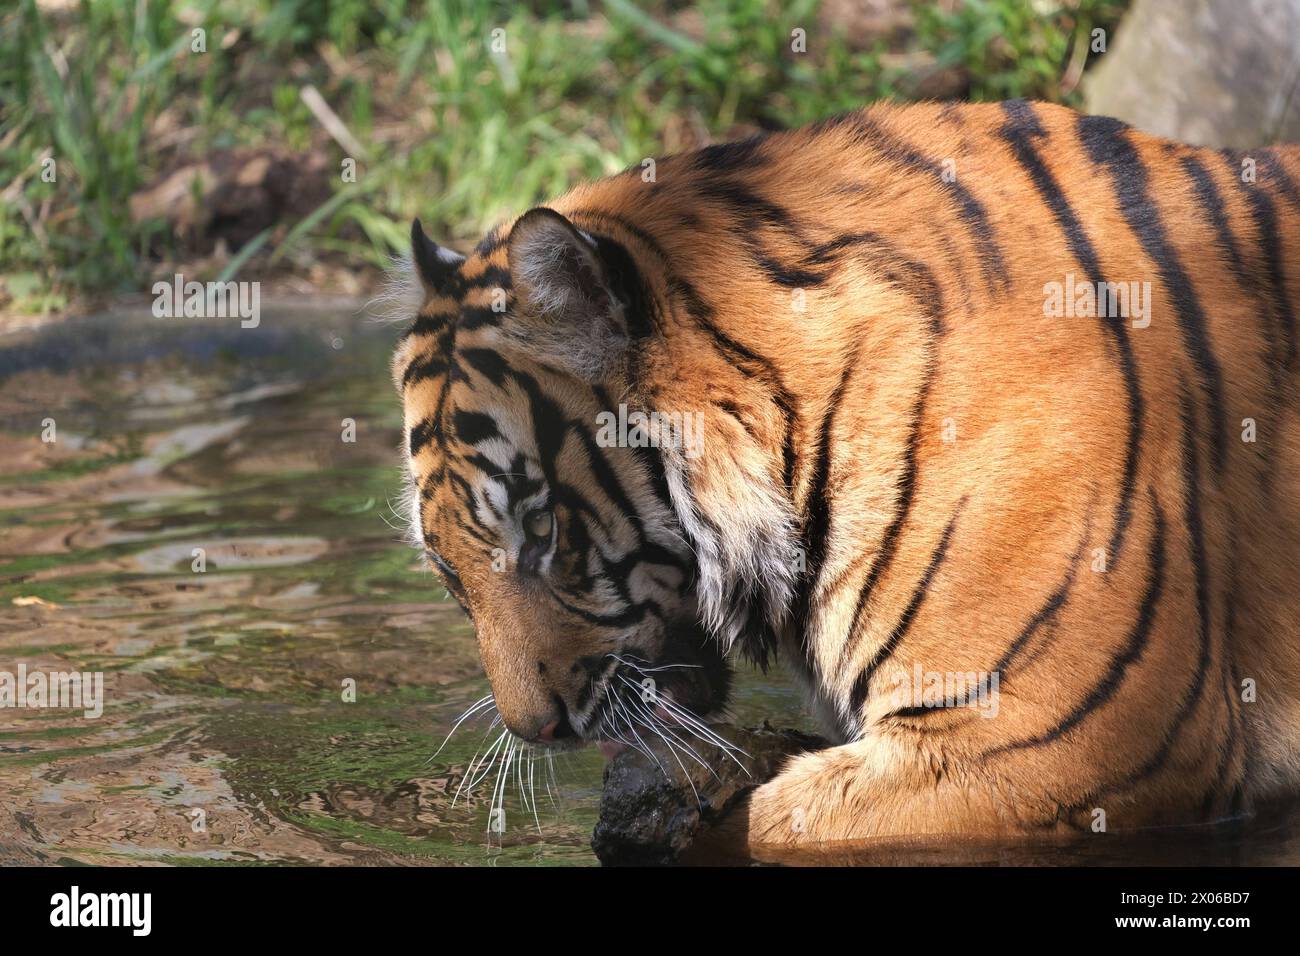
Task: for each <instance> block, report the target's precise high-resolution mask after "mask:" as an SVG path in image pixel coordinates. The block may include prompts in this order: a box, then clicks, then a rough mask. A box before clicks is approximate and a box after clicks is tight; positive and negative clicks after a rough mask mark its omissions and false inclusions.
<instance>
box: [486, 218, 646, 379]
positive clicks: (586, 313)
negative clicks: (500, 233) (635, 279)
mask: <svg viewBox="0 0 1300 956" xmlns="http://www.w3.org/2000/svg"><path fill="white" fill-rule="evenodd" d="M507 255H508V258H509V262H510V280H511V282H512V284H513V286H514V293H515V304H516V307H517V312H518V313H519V314H518V315H516V316H515V317H514V320H513V321H512V322H510V323H509V332H510V334H511V335H512V337H514V338H516V339H519V340H520V341H521V342H522V343H523V344H525V345H526V346H528V347H529V348H530V349H531V350H533V351H534V354H539V355H541V356H544V357H545V358H546V360H548V361H550V362H552V363H556V364H559V365H562V366H563V367H566V368H568V369H569V370H570V371H573V372H574V373H575V374H577V375H579V377H581V378H584V379H587V380H589V381H593V382H595V381H601V380H602V379H603V378H605V377H606V376H607V374H608V373H609V371H610V370H611V368H612V367H613V365H614V364H615V363H616V362H617V361H618V360H619V359H621V358H622V356H623V354H624V352H625V351H626V348H627V342H628V334H627V327H626V324H625V322H624V315H623V303H622V302H621V301H620V300H619V297H618V296H617V295H615V293H614V292H613V291H612V290H611V281H610V280H611V277H610V275H609V273H608V270H607V269H606V267H605V264H604V262H603V261H602V259H601V255H600V252H599V249H598V247H597V245H596V243H595V241H594V240H592V239H591V238H590V237H589V236H587V235H585V234H584V233H582V232H581V231H580V230H579V229H578V228H577V227H576V226H574V225H573V223H571V222H570V221H569V220H568V219H566V218H564V216H562V215H560V214H559V213H558V212H556V211H555V210H553V209H546V208H544V207H538V208H536V209H530V210H529V211H528V212H526V213H524V214H523V215H522V216H520V217H519V219H518V220H517V221H516V222H515V224H514V227H513V228H512V229H511V230H510V240H509V243H508V245H507Z"/></svg>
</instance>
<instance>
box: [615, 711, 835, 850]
mask: <svg viewBox="0 0 1300 956" xmlns="http://www.w3.org/2000/svg"><path fill="white" fill-rule="evenodd" d="M712 729H713V730H714V731H715V732H716V733H717V734H718V735H719V736H721V737H722V738H723V739H725V740H728V741H730V742H731V743H732V744H734V745H735V746H736V747H737V748H738V749H739V750H741V751H743V753H737V754H735V755H734V756H735V759H734V760H733V759H732V757H731V756H730V755H728V754H727V753H726V752H725V751H724V750H723V749H722V748H720V747H715V746H711V745H708V744H703V743H701V742H700V741H698V740H696V739H694V738H691V741H690V743H691V746H692V748H694V750H695V752H696V753H697V754H698V755H699V757H700V760H699V761H697V760H695V759H694V758H692V757H691V756H690V755H689V754H687V753H683V752H682V751H681V750H680V748H679V749H678V751H677V754H676V756H675V757H674V755H673V753H672V752H670V751H669V749H668V748H667V747H666V746H665V745H664V744H663V742H662V741H659V740H655V741H654V742H653V743H652V742H651V741H650V740H649V738H648V737H647V738H646V742H647V744H648V745H649V748H650V753H651V754H652V755H653V757H652V756H647V755H646V754H644V753H641V752H639V751H637V750H633V749H630V748H629V749H627V750H625V751H623V752H622V753H620V754H619V755H618V756H616V757H615V758H614V759H613V760H611V761H610V762H609V763H608V765H606V767H605V781H604V790H603V792H602V794H601V798H600V820H599V822H597V824H596V829H595V832H594V833H593V834H592V838H591V847H592V849H593V850H595V852H596V856H597V858H598V859H599V860H600V862H601V863H603V864H605V865H606V866H645V865H654V864H667V863H672V862H673V861H675V860H676V859H677V858H678V857H679V856H680V855H681V854H682V853H683V852H684V851H685V850H686V849H687V848H688V847H690V845H691V844H692V843H693V842H694V840H695V838H696V836H697V834H699V833H701V832H702V830H703V829H705V828H707V827H709V826H712V825H713V824H715V823H717V822H718V821H719V820H721V819H722V818H723V817H724V816H726V814H727V813H728V811H730V810H731V809H733V808H734V807H735V806H736V804H737V803H738V802H739V800H740V799H741V798H742V797H743V796H744V794H745V793H746V792H747V791H749V790H751V789H753V788H754V787H756V786H758V785H759V784H762V783H764V782H766V781H767V780H770V779H771V778H772V777H774V776H775V775H776V774H777V772H778V771H779V770H780V769H781V767H782V766H783V765H784V764H785V762H786V760H787V759H788V758H789V757H791V756H792V755H795V754H800V753H806V752H808V751H812V750H820V749H822V748H823V747H826V746H828V743H827V741H825V740H823V739H821V738H820V737H814V736H812V735H809V734H804V733H801V732H799V731H797V730H776V729H773V728H772V727H770V726H768V725H767V724H766V723H765V724H764V725H763V726H762V727H761V728H758V729H753V730H746V729H744V728H740V727H733V726H730V725H726V724H719V725H715V726H714V727H713V728H712Z"/></svg>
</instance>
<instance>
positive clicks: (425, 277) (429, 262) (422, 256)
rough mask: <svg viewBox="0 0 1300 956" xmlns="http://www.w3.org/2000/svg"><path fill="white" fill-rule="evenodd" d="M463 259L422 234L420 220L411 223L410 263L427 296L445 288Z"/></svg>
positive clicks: (457, 253)
mask: <svg viewBox="0 0 1300 956" xmlns="http://www.w3.org/2000/svg"><path fill="white" fill-rule="evenodd" d="M464 261H465V257H464V256H462V255H461V254H460V253H459V252H454V251H453V250H451V249H444V248H443V247H442V246H440V245H438V244H437V243H436V242H434V241H433V240H432V239H430V238H429V237H428V236H426V235H425V234H424V227H423V226H421V225H420V220H418V219H417V220H415V222H413V223H411V262H412V264H413V265H414V266H415V272H416V275H418V276H419V277H420V285H422V286H423V287H424V291H425V292H426V293H427V294H428V295H435V294H437V293H438V292H441V291H442V290H443V289H445V288H446V286H447V282H448V280H449V279H450V278H451V277H452V275H453V274H454V273H455V271H456V270H457V269H459V268H460V264H461V263H462V262H464Z"/></svg>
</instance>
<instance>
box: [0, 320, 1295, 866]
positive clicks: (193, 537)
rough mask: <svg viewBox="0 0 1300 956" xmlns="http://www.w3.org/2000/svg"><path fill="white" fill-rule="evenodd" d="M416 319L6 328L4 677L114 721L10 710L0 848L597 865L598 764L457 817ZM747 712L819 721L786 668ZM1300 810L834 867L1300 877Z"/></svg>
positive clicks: (1, 430) (852, 858) (1, 549)
mask: <svg viewBox="0 0 1300 956" xmlns="http://www.w3.org/2000/svg"><path fill="white" fill-rule="evenodd" d="M141 311H142V312H143V310H141ZM394 334H395V333H394V331H393V329H391V328H390V327H385V326H382V325H377V324H375V323H373V322H370V321H369V320H366V319H362V318H358V317H356V316H355V315H353V314H352V313H351V312H350V311H349V310H346V309H341V308H336V309H331V310H324V311H322V310H320V309H304V310H301V311H297V312H291V311H281V312H275V313H269V312H268V313H267V314H264V316H263V319H262V323H261V325H260V326H259V327H258V328H257V329H249V330H245V329H240V328H239V326H238V323H237V322H233V321H232V322H225V321H221V320H199V319H191V320H155V319H151V318H147V317H140V316H138V315H106V316H102V317H99V318H96V319H91V320H85V321H79V322H75V323H65V324H56V325H53V326H47V327H45V328H44V329H41V330H38V331H36V332H27V333H22V334H19V335H11V336H9V337H8V338H4V339H0V671H8V672H11V673H12V672H16V670H17V667H18V665H19V664H20V663H23V664H25V665H26V667H27V668H28V670H29V671H38V670H39V671H44V672H51V671H73V670H75V671H86V672H94V671H99V672H103V675H104V702H103V713H102V715H101V716H99V717H97V718H88V717H86V716H84V714H83V713H82V712H81V711H80V710H67V709H51V708H45V709H21V710H19V709H4V710H0V864H13V863H64V864H86V863H90V864H108V863H130V864H145V863H177V864H190V865H220V864H230V863H296V864H340V863H344V864H347V863H351V864H523V865H537V864H552V865H555V864H576V865H586V864H592V863H594V862H595V859H594V857H593V855H592V853H591V850H590V848H589V846H588V839H589V835H590V832H591V828H592V826H593V825H594V823H595V815H596V805H597V800H598V797H599V788H600V774H601V764H602V760H601V758H600V756H599V755H598V754H597V753H595V752H594V751H591V752H581V753H576V754H569V755H564V756H562V757H561V758H559V759H558V760H557V766H556V774H555V779H554V782H553V783H551V784H550V787H549V790H550V791H551V793H550V794H547V793H546V790H547V789H548V788H547V787H545V786H544V785H543V783H542V781H541V771H540V770H538V771H537V774H538V779H537V785H536V790H537V793H538V806H537V814H536V819H534V816H533V813H532V812H531V810H530V809H529V808H528V807H526V806H525V805H523V804H522V803H521V802H520V800H519V798H518V795H517V793H516V790H515V788H514V786H513V785H512V786H511V787H509V788H507V797H506V801H505V811H506V812H505V830H504V832H503V833H500V834H497V833H492V834H489V833H488V832H487V823H488V814H487V802H488V794H489V792H490V786H487V785H485V786H483V787H481V788H480V790H478V791H477V792H475V793H473V794H471V795H469V796H468V797H467V796H465V795H464V794H462V795H461V797H460V798H459V799H458V800H456V801H455V804H454V805H453V797H454V795H455V794H456V790H457V787H458V785H459V784H460V782H461V779H462V776H463V774H464V772H465V769H466V767H467V765H468V763H469V761H470V758H471V757H472V756H473V754H474V753H475V752H476V750H477V748H478V746H479V744H480V742H481V741H482V740H483V738H484V731H485V729H486V727H485V725H484V724H481V723H480V724H478V725H475V726H469V727H467V728H466V729H464V730H463V731H462V732H461V733H460V734H458V735H457V736H455V737H454V738H453V739H452V741H451V742H450V743H449V744H448V745H447V747H446V748H445V749H444V750H443V751H442V752H441V753H440V754H439V755H438V756H437V758H436V759H431V758H432V755H433V754H434V753H435V751H436V750H437V749H438V746H439V744H440V743H441V742H442V739H443V737H444V736H445V734H446V732H447V730H448V729H449V728H450V727H451V725H452V723H453V721H454V719H455V717H456V716H457V715H458V714H459V713H460V712H461V711H462V710H463V709H464V708H465V707H466V706H467V705H468V704H469V703H471V702H472V701H475V700H477V699H478V698H480V697H481V696H483V695H484V694H486V693H487V691H488V688H487V683H486V681H485V679H484V678H483V676H482V674H481V672H480V669H479V665H478V662H477V658H476V654H475V648H474V639H473V634H472V632H471V630H470V628H469V627H468V625H467V623H466V621H465V619H464V617H463V616H462V614H461V613H460V611H459V609H458V608H457V607H456V605H455V604H454V602H451V601H447V600H443V592H442V589H441V588H440V587H438V586H437V585H436V584H435V582H434V580H433V579H432V577H431V575H430V574H429V573H428V572H427V571H425V570H424V569H423V568H422V567H421V566H420V563H419V561H418V559H417V557H416V555H415V554H414V552H413V551H412V550H411V549H410V548H409V547H408V546H407V545H406V544H405V543H403V541H402V532H401V530H400V528H399V527H397V526H398V525H399V524H400V521H399V519H398V518H397V516H396V515H395V514H394V513H393V512H392V510H391V508H390V502H392V503H394V504H395V503H396V500H397V495H398V493H399V489H400V487H401V485H400V480H399V472H398V466H397V462H398V455H397V448H398V446H399V440H400V435H399V426H400V419H399V413H398V407H397V403H396V400H395V398H394V396H393V393H392V389H391V385H390V383H389V374H388V367H387V362H388V353H389V349H390V348H391V344H392V340H393V336H394ZM51 419H52V420H53V422H52V425H53V428H54V433H53V435H54V438H55V441H54V442H52V443H46V442H43V441H42V440H41V436H42V431H43V430H48V428H49V426H50V422H48V421H47V420H51ZM345 419H350V420H351V421H352V422H354V423H355V441H354V442H347V441H344V440H343V437H344V430H345V427H346V426H345V423H344V420H345ZM195 549H202V561H203V567H204V570H202V571H197V570H195V567H196V561H197V559H196V557H195ZM349 682H351V683H349ZM348 686H354V687H355V700H348V699H346V697H347V696H348V693H347V687H348ZM734 710H735V716H736V719H737V720H738V721H739V722H741V723H758V722H760V721H761V720H762V719H764V718H769V719H771V721H772V722H773V724H775V725H778V726H782V725H785V726H806V722H805V721H804V719H803V717H802V715H801V712H800V708H799V704H798V701H797V699H796V696H795V694H794V692H793V690H792V689H791V687H790V685H789V684H788V682H786V681H784V680H783V679H781V677H780V675H779V674H775V675H772V676H770V677H768V678H757V677H755V676H754V675H752V674H749V673H745V674H743V675H742V679H741V681H740V683H739V689H738V693H737V698H736V704H735V707H734ZM1298 819H1300V817H1297V815H1296V814H1295V813H1294V812H1290V813H1286V814H1283V815H1282V816H1281V817H1280V818H1274V819H1270V820H1268V821H1258V822H1255V823H1252V824H1249V825H1241V824H1237V825H1233V826H1229V827H1211V828H1197V829H1195V830H1192V831H1187V830H1181V831H1168V832H1160V831H1157V832H1154V833H1152V834H1147V835H1143V836H1142V837H1139V838H1119V837H1116V838H1113V839H1112V838H1105V839H1104V841H1103V840H1092V841H1082V842H1080V841H1075V842H1073V843H1057V844H1050V845H1041V844H1038V845H1025V844H1016V843H1009V844H1001V845H994V846H988V845H981V846H964V847H953V846H933V845H932V846H916V847H911V848H906V849H897V848H896V849H893V850H890V851H889V852H888V853H881V852H869V851H868V852H859V853H847V854H844V853H841V854H839V855H838V856H837V857H836V858H834V860H833V861H834V862H857V863H863V862H890V863H925V864H932V863H971V862H980V863H1016V862H1026V863H1042V862H1100V863H1116V862H1119V863H1123V862H1139V863H1140V862H1163V863H1179V862H1185V863H1200V862H1204V863H1215V862H1220V863H1250V862H1255V863H1281V862H1290V863H1295V862H1298V861H1300V825H1298V824H1297V820H1298ZM793 862H800V861H793Z"/></svg>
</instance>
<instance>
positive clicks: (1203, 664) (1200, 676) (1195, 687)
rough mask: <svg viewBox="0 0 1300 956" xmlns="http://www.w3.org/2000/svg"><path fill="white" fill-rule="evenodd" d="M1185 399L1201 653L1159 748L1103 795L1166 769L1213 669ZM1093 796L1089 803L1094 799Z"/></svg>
mask: <svg viewBox="0 0 1300 956" xmlns="http://www.w3.org/2000/svg"><path fill="white" fill-rule="evenodd" d="M1181 399H1182V427H1183V437H1182V469H1183V518H1184V521H1185V522H1186V526H1187V535H1188V545H1189V557H1190V559H1191V566H1192V574H1193V578H1194V579H1195V582H1196V611H1197V617H1198V621H1199V624H1198V628H1197V633H1198V635H1199V651H1198V653H1197V658H1196V663H1195V665H1194V666H1193V667H1192V674H1191V680H1190V681H1189V683H1188V686H1187V687H1186V689H1185V690H1184V691H1183V693H1182V700H1181V702H1180V704H1179V706H1178V711H1177V712H1176V713H1175V714H1174V717H1173V720H1172V721H1170V723H1169V726H1168V727H1166V728H1165V731H1164V734H1163V735H1162V736H1161V739H1160V745H1159V746H1158V747H1157V748H1156V749H1155V751H1154V752H1153V753H1152V754H1151V756H1150V757H1149V758H1148V759H1147V760H1145V761H1144V762H1143V763H1142V765H1141V766H1139V767H1137V768H1136V769H1134V770H1133V771H1132V772H1131V773H1130V774H1128V775H1127V776H1126V777H1124V778H1123V779H1122V780H1120V781H1117V782H1115V783H1113V784H1109V785H1107V787H1106V788H1105V789H1104V790H1103V791H1102V793H1111V792H1114V791H1116V790H1120V789H1124V788H1127V787H1133V786H1136V785H1137V784H1138V783H1140V782H1141V781H1143V780H1145V779H1146V778H1147V777H1149V776H1151V775H1152V774H1153V773H1155V772H1156V771H1157V770H1159V769H1160V768H1161V767H1163V766H1164V764H1165V761H1166V760H1168V759H1169V755H1170V753H1171V752H1172V751H1173V746H1174V741H1175V740H1177V738H1178V734H1179V731H1181V730H1182V728H1183V725H1184V724H1186V723H1187V721H1188V719H1189V718H1190V717H1191V715H1192V713H1193V711H1195V710H1196V707H1197V705H1198V704H1199V703H1200V701H1201V697H1202V695H1203V694H1204V692H1205V678H1206V676H1207V675H1208V673H1209V665H1210V648H1211V643H1210V572H1209V567H1208V565H1207V563H1206V559H1205V531H1204V528H1203V526H1202V523H1201V505H1200V501H1201V467H1200V460H1199V457H1198V455H1197V451H1196V425H1195V421H1194V419H1193V411H1192V405H1191V400H1190V399H1189V397H1188V396H1187V394H1186V391H1185V390H1184V393H1183V395H1182V396H1181ZM1096 796H1098V795H1097V794H1091V795H1090V796H1089V799H1095V797H1096Z"/></svg>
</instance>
